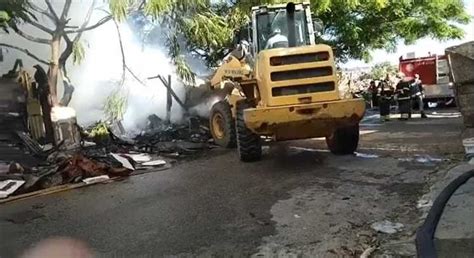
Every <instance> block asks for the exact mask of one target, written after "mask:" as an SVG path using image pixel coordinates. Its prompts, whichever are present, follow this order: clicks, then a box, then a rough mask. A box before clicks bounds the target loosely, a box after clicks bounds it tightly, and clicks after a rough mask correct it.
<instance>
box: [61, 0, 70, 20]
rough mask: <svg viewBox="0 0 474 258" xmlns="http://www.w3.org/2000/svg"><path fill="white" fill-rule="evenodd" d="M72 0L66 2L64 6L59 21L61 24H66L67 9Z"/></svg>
mask: <svg viewBox="0 0 474 258" xmlns="http://www.w3.org/2000/svg"><path fill="white" fill-rule="evenodd" d="M71 4H72V0H66V3H65V4H64V9H63V13H62V14H61V18H60V19H59V20H60V21H61V22H66V17H67V15H68V14H69V9H71Z"/></svg>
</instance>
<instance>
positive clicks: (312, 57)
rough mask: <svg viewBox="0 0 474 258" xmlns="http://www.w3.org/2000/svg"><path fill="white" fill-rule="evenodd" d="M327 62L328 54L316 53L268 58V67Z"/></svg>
mask: <svg viewBox="0 0 474 258" xmlns="http://www.w3.org/2000/svg"><path fill="white" fill-rule="evenodd" d="M328 60H329V53H328V52H318V53H307V54H298V55H288V56H274V57H271V58H270V65H271V66H280V65H292V64H303V63H312V62H319V61H328Z"/></svg>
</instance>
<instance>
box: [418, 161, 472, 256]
mask: <svg viewBox="0 0 474 258" xmlns="http://www.w3.org/2000/svg"><path fill="white" fill-rule="evenodd" d="M471 177H474V170H470V171H468V172H466V173H464V174H462V175H461V176H459V177H458V178H456V179H454V180H453V181H451V183H449V184H448V185H447V186H446V188H444V189H443V191H441V193H440V194H439V195H438V197H437V198H436V200H435V201H434V203H433V206H432V207H431V209H430V211H429V212H428V216H427V217H426V219H425V222H424V223H423V225H422V226H421V227H420V228H419V229H418V232H417V233H416V251H417V253H418V257H421V258H428V257H429V258H433V257H436V248H435V244H434V235H435V233H436V227H437V226H438V223H439V220H440V218H441V215H442V214H443V210H444V207H445V206H446V204H447V203H448V201H449V199H450V198H451V196H452V195H453V194H454V192H456V190H457V189H458V188H459V187H460V186H462V185H463V184H464V183H466V182H467V181H468V180H469V179H470V178H471Z"/></svg>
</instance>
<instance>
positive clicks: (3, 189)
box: [0, 180, 25, 199]
mask: <svg viewBox="0 0 474 258" xmlns="http://www.w3.org/2000/svg"><path fill="white" fill-rule="evenodd" d="M24 183H25V181H23V180H5V181H0V199H1V198H6V197H8V196H9V195H10V194H12V193H13V192H15V191H16V190H17V189H18V188H20V187H21V186H22V185H23V184H24Z"/></svg>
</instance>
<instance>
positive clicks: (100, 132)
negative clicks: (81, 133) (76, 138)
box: [88, 121, 109, 139]
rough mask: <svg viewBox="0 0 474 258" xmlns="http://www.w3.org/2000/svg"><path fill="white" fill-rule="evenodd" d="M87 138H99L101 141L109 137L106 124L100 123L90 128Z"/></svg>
mask: <svg viewBox="0 0 474 258" xmlns="http://www.w3.org/2000/svg"><path fill="white" fill-rule="evenodd" d="M88 136H89V137H91V138H96V139H97V138H99V139H101V138H102V139H103V138H106V137H108V136H109V129H108V124H107V122H104V121H100V122H98V123H97V124H95V125H94V127H92V129H91V130H90V132H88Z"/></svg>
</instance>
